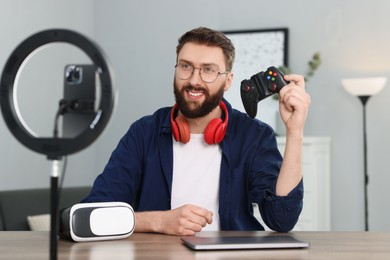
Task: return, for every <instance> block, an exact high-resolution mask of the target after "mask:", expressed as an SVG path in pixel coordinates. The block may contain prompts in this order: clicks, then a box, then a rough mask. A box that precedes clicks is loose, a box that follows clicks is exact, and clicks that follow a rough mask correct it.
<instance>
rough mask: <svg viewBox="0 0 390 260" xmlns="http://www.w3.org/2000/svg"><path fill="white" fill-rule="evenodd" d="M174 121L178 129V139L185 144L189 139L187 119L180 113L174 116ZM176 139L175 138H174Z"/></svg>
mask: <svg viewBox="0 0 390 260" xmlns="http://www.w3.org/2000/svg"><path fill="white" fill-rule="evenodd" d="M175 122H176V125H177V129H178V135H179V136H180V137H179V138H178V139H179V141H180V142H182V143H184V144H186V143H188V142H189V141H190V136H191V135H190V129H189V127H188V122H187V120H186V119H185V118H184V117H182V116H181V115H178V116H177V117H176V118H175ZM176 141H177V140H176Z"/></svg>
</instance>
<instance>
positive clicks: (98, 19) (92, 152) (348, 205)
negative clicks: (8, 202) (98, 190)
mask: <svg viewBox="0 0 390 260" xmlns="http://www.w3.org/2000/svg"><path fill="white" fill-rule="evenodd" d="M0 5H1V8H0V31H1V32H2V37H1V39H2V42H1V49H0V66H1V67H2V66H3V64H4V63H5V61H6V59H7V58H8V55H9V54H10V52H11V51H12V50H13V48H14V47H15V46H16V45H17V44H18V43H20V42H21V41H22V40H23V39H24V38H26V37H27V36H29V35H30V34H32V33H35V32H36V31H38V30H41V29H45V28H53V27H65V28H71V29H75V30H77V31H79V32H81V33H84V34H86V35H87V36H89V37H91V38H92V39H94V40H95V41H96V42H98V44H99V45H100V46H101V47H102V48H103V49H104V50H105V51H106V53H107V54H108V56H109V58H110V60H111V62H112V64H113V66H114V69H115V73H116V80H117V88H118V91H119V99H118V100H119V102H118V105H117V110H116V113H115V115H114V116H113V119H112V121H111V124H110V125H109V127H108V128H107V129H106V131H105V132H104V134H103V135H102V136H101V137H100V138H99V139H98V141H97V142H95V143H94V144H93V145H92V146H91V147H89V148H88V149H86V150H84V151H82V152H79V153H77V154H75V155H71V156H70V157H69V164H68V170H67V176H66V178H65V185H67V186H79V185H85V184H90V183H92V181H93V179H94V178H95V177H96V175H97V174H98V173H100V171H101V170H102V168H103V167H104V165H105V163H106V162H107V160H108V157H109V155H110V153H111V151H112V149H114V148H115V146H116V144H117V142H118V140H119V138H120V137H121V136H122V135H123V134H124V133H125V131H126V130H127V129H128V127H129V124H130V123H131V122H133V121H134V120H136V119H137V118H139V117H140V116H142V115H145V114H150V113H152V112H153V111H154V110H155V109H157V108H159V107H161V106H169V105H171V104H172V103H173V94H172V76H173V65H174V63H175V46H176V42H177V38H178V37H179V36H180V35H181V34H182V33H183V32H184V31H186V30H188V29H191V28H193V27H197V26H208V27H212V28H215V29H219V30H244V29H265V28H276V27H288V28H289V30H290V41H289V46H290V47H289V52H290V54H289V60H290V66H291V68H292V69H293V70H294V71H295V72H297V73H304V72H305V69H306V62H307V60H308V59H309V58H310V56H311V55H312V54H313V53H314V52H315V51H320V52H321V54H322V57H323V65H322V66H321V68H320V70H319V71H318V73H317V74H316V76H315V77H314V78H313V79H312V80H311V81H310V82H309V83H308V86H307V87H308V88H307V90H308V92H309V93H310V94H311V97H312V105H311V111H310V114H309V117H308V120H307V125H306V129H305V134H306V135H307V136H330V137H331V139H332V155H331V163H332V165H331V171H332V172H331V174H332V176H331V177H332V180H331V182H332V194H331V196H332V200H331V202H332V228H333V229H334V230H362V229H363V227H364V225H363V223H364V221H363V187H364V185H363V143H362V111H361V109H362V107H361V104H360V102H359V100H358V99H357V98H355V97H352V96H350V95H349V94H348V93H346V92H345V91H344V90H343V88H342V87H341V84H340V80H341V79H342V78H350V77H366V76H386V77H390V33H389V31H388V27H389V25H390V20H389V19H388V13H389V11H390V3H389V2H388V1H385V0H382V1H381V0H372V1H363V0H359V1H356V0H344V1H338V0H329V1H321V2H320V1H308V0H305V1H304V0H301V1H298V0H297V1H287V0H285V1H276V2H272V9H271V8H270V7H268V6H269V1H258V0H244V1H234V0H224V1H204V0H199V1H196V2H193V1H180V0H165V1H152V0H143V1H136V0H131V1H124V0H122V1H119V0H117V1H109V0H101V1H75V0H73V1H66V2H62V1H49V0H40V1H27V0H25V1H21V0H19V1H1V0H0ZM75 6H78V8H75ZM11 21H12V22H11ZM236 80H239V79H236ZM229 91H237V92H238V86H237V83H236V87H233V88H231V89H230V90H229ZM40 95H44V93H41V92H40ZM47 99H48V100H49V99H50V96H47ZM389 99H390V84H387V86H386V88H385V89H384V90H383V91H382V92H381V93H380V94H379V95H377V96H375V97H372V98H371V100H370V101H369V103H368V106H367V124H368V129H367V131H368V132H367V134H368V170H369V174H370V184H369V211H370V227H371V230H387V231H390V225H388V219H390V204H389V202H388V200H387V198H386V197H387V196H386V195H385V194H386V193H385V192H386V190H387V186H388V183H390V175H389V174H387V171H388V170H387V169H389V168H390V165H389V164H390V160H389V155H390V151H389V149H390V148H389V147H390V119H389V112H388V111H390V110H389V106H390V104H389V102H387V100H389ZM31 106H34V104H31ZM50 113H52V112H50ZM50 116H51V114H46V115H44V113H43V114H42V115H40V114H39V115H38V114H37V118H38V120H39V122H41V123H42V124H44V123H45V122H47V120H51V119H48V118H50ZM0 163H1V167H0V190H5V189H19V188H25V187H42V186H48V185H49V184H48V183H49V173H50V162H48V161H47V160H46V159H45V157H44V156H43V155H40V154H36V153H34V152H32V151H29V150H27V149H26V148H24V147H22V146H21V145H20V144H19V143H18V142H17V141H15V140H14V138H13V136H12V135H11V134H10V133H9V131H8V129H7V128H6V126H5V124H4V121H3V120H2V119H0Z"/></svg>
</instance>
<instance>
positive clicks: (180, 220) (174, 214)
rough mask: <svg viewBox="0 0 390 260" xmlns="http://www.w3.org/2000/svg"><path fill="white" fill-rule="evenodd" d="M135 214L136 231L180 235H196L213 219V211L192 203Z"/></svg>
mask: <svg viewBox="0 0 390 260" xmlns="http://www.w3.org/2000/svg"><path fill="white" fill-rule="evenodd" d="M135 216H136V221H135V223H136V224H135V225H136V226H135V232H157V233H163V234H168V235H180V236H192V235H195V233H196V232H199V231H201V230H202V228H203V227H205V226H206V225H207V224H211V222H212V219H213V213H212V212H211V211H208V210H207V209H204V208H201V207H198V206H195V205H190V204H187V205H184V206H181V207H179V208H176V209H173V210H167V211H148V212H136V213H135Z"/></svg>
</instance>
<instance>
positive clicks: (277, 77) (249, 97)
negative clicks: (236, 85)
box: [240, 67, 289, 118]
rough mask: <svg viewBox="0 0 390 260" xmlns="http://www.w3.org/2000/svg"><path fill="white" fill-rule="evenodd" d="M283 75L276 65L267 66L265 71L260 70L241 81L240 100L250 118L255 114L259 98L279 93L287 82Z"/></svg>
mask: <svg viewBox="0 0 390 260" xmlns="http://www.w3.org/2000/svg"><path fill="white" fill-rule="evenodd" d="M283 77H284V75H283V73H282V72H280V71H279V70H278V69H277V68H276V67H269V68H268V69H267V70H266V71H265V72H263V71H261V72H259V73H257V74H255V75H253V76H252V77H251V78H250V79H245V80H243V81H241V88H240V91H241V100H242V103H243V104H244V108H245V111H246V113H247V114H248V115H249V116H250V117H251V118H254V117H255V116H256V114H257V103H258V102H259V101H260V100H262V99H264V98H266V97H269V96H271V95H273V94H275V93H279V91H280V90H281V89H282V88H283V87H284V86H286V85H287V84H288V83H289V82H288V81H285V80H284V78H283Z"/></svg>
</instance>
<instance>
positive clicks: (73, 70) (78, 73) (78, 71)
mask: <svg viewBox="0 0 390 260" xmlns="http://www.w3.org/2000/svg"><path fill="white" fill-rule="evenodd" d="M65 79H66V82H67V83H69V84H80V83H81V81H82V80H83V68H82V67H79V66H75V65H70V66H68V67H67V68H66V70H65Z"/></svg>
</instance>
